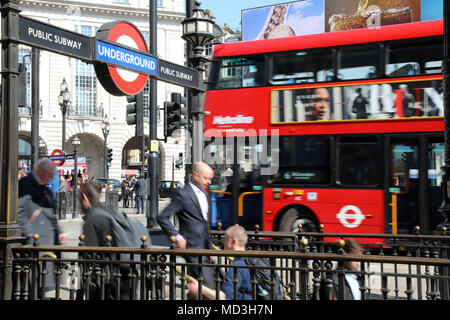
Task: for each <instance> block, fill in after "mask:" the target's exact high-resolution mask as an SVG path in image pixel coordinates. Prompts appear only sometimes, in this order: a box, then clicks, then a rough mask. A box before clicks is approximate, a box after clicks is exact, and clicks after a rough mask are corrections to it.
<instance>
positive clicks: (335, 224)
mask: <svg viewBox="0 0 450 320" xmlns="http://www.w3.org/2000/svg"><path fill="white" fill-rule="evenodd" d="M275 190H277V191H279V193H280V199H279V200H276V199H274V195H275V196H276V193H277V192H275ZM288 206H304V207H306V208H308V209H309V210H310V211H312V212H313V213H314V215H315V216H316V218H317V220H318V221H319V223H320V224H323V225H324V232H329V233H371V234H383V233H385V232H384V231H385V230H384V228H385V209H384V191H383V190H356V189H300V188H298V189H292V188H281V189H273V188H266V189H265V190H264V205H263V214H264V217H263V221H264V230H265V231H273V229H274V227H276V226H275V220H276V219H277V216H278V214H280V212H282V211H283V209H284V208H286V207H288Z"/></svg>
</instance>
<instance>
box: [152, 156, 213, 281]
mask: <svg viewBox="0 0 450 320" xmlns="http://www.w3.org/2000/svg"><path fill="white" fill-rule="evenodd" d="M192 171H193V172H192V179H191V181H189V183H188V184H186V186H185V187H184V188H182V189H177V190H175V192H174V194H173V197H172V201H171V203H170V204H169V205H168V206H167V207H166V208H165V209H164V210H163V211H162V212H161V214H160V215H159V216H158V219H157V221H158V224H159V225H160V226H161V228H162V229H163V230H164V231H165V232H166V233H167V234H168V235H169V237H171V236H175V237H176V242H175V246H176V247H177V248H181V249H186V248H187V249H212V241H211V234H210V231H209V229H210V228H209V216H210V205H209V200H208V196H207V194H206V191H205V189H206V187H207V186H208V185H209V184H211V181H212V179H213V178H214V170H213V169H212V168H211V167H210V166H209V165H207V164H206V163H204V162H196V163H194V165H193V170H192ZM174 214H176V215H177V216H178V221H179V225H180V228H179V231H178V230H176V229H175V227H174V226H173V224H172V223H171V222H170V220H169V219H170V218H171V217H172V216H173V215H174ZM186 260H187V261H188V262H190V263H198V257H186ZM202 262H203V263H212V262H213V261H211V260H210V259H209V258H208V257H203V261H202ZM202 270H203V272H202V275H203V278H204V285H206V286H207V287H210V288H214V286H215V283H214V276H215V269H214V268H205V267H204V268H202ZM187 271H188V274H189V275H190V276H193V277H194V278H198V276H199V274H198V268H195V267H188V270H187Z"/></svg>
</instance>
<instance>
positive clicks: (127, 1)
mask: <svg viewBox="0 0 450 320" xmlns="http://www.w3.org/2000/svg"><path fill="white" fill-rule="evenodd" d="M113 2H116V3H130V0H113Z"/></svg>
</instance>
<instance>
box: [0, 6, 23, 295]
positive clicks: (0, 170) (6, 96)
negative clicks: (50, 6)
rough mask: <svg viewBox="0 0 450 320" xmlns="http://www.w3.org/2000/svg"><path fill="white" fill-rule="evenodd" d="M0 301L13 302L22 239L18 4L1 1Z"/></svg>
mask: <svg viewBox="0 0 450 320" xmlns="http://www.w3.org/2000/svg"><path fill="white" fill-rule="evenodd" d="M0 4H1V44H2V56H1V59H2V61H1V62H2V64H1V65H2V73H1V78H2V82H1V84H2V87H1V90H2V96H1V103H2V104H1V106H2V108H1V109H0V121H1V126H0V131H1V134H0V158H1V159H0V300H9V299H11V298H12V290H13V288H12V272H13V270H12V258H13V256H12V252H11V249H12V247H14V246H17V243H18V242H20V241H21V240H22V239H23V238H22V237H21V229H20V227H19V225H18V223H17V218H18V217H17V209H18V201H17V192H18V189H19V188H18V177H17V141H18V130H17V119H18V116H17V113H18V110H17V109H18V101H19V100H18V78H19V70H18V44H17V41H18V38H19V12H20V10H19V0H1V1H0Z"/></svg>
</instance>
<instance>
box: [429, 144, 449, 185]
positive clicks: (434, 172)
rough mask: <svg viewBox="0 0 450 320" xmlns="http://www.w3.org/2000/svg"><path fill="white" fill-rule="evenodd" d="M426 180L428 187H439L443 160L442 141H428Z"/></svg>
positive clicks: (443, 147)
mask: <svg viewBox="0 0 450 320" xmlns="http://www.w3.org/2000/svg"><path fill="white" fill-rule="evenodd" d="M428 159H429V164H428V181H429V183H430V187H440V186H441V182H442V175H443V172H442V170H441V167H442V166H443V165H444V160H445V145H444V144H443V143H430V144H429V145H428Z"/></svg>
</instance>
